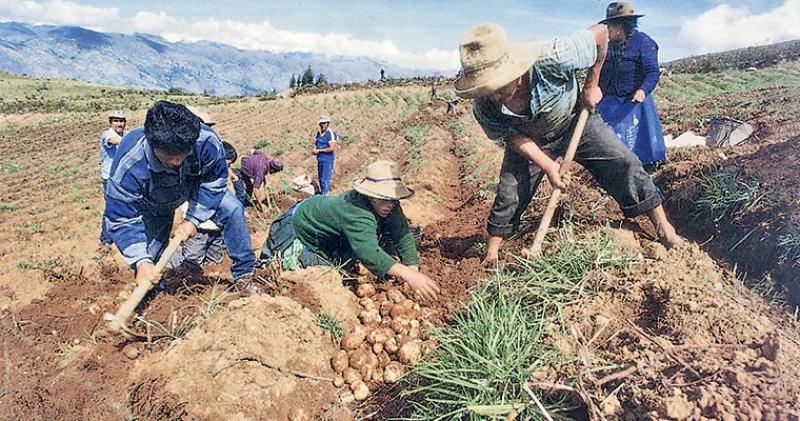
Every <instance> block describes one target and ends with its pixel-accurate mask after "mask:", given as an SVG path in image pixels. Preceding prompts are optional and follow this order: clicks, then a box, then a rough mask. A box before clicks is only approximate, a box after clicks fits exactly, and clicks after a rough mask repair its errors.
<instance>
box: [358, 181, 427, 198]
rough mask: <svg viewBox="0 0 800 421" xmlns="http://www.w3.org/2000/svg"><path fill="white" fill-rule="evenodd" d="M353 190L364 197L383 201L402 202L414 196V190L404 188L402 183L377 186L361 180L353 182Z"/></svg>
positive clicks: (377, 184)
mask: <svg viewBox="0 0 800 421" xmlns="http://www.w3.org/2000/svg"><path fill="white" fill-rule="evenodd" d="M353 189H354V190H355V191H357V192H359V193H361V194H363V195H364V196H369V197H373V198H376V199H384V200H403V199H408V198H410V197H412V196H414V190H411V189H410V188H408V187H406V186H405V184H403V183H402V182H401V183H397V184H395V183H391V184H388V183H386V184H379V183H375V182H372V181H369V180H367V179H365V178H362V179H361V180H357V181H354V182H353Z"/></svg>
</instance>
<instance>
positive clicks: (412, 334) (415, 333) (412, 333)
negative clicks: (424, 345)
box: [408, 327, 419, 339]
mask: <svg viewBox="0 0 800 421" xmlns="http://www.w3.org/2000/svg"><path fill="white" fill-rule="evenodd" d="M408 337H409V338H411V339H419V329H418V328H415V327H412V328H411V329H409V330H408Z"/></svg>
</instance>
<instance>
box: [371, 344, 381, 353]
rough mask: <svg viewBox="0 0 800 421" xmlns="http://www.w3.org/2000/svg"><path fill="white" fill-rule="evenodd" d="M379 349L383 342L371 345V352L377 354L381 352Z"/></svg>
mask: <svg viewBox="0 0 800 421" xmlns="http://www.w3.org/2000/svg"><path fill="white" fill-rule="evenodd" d="M381 351H383V343H380V342H378V343H376V344H375V345H372V353H373V354H375V355H378V354H380V353H381Z"/></svg>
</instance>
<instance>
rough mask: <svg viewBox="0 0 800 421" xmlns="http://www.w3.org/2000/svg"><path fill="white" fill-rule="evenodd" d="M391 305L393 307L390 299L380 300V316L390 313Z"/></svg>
mask: <svg viewBox="0 0 800 421" xmlns="http://www.w3.org/2000/svg"><path fill="white" fill-rule="evenodd" d="M392 307H394V303H393V302H392V301H389V300H387V301H383V302H381V304H380V313H381V316H387V315H389V314H391V312H392Z"/></svg>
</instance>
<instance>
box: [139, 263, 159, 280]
mask: <svg viewBox="0 0 800 421" xmlns="http://www.w3.org/2000/svg"><path fill="white" fill-rule="evenodd" d="M155 271H156V267H155V265H153V263H152V262H144V263H142V264H140V265H139V267H138V268H136V283H139V282H142V281H143V280H148V281H150V282H155V279H153V276H154V275H155Z"/></svg>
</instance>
